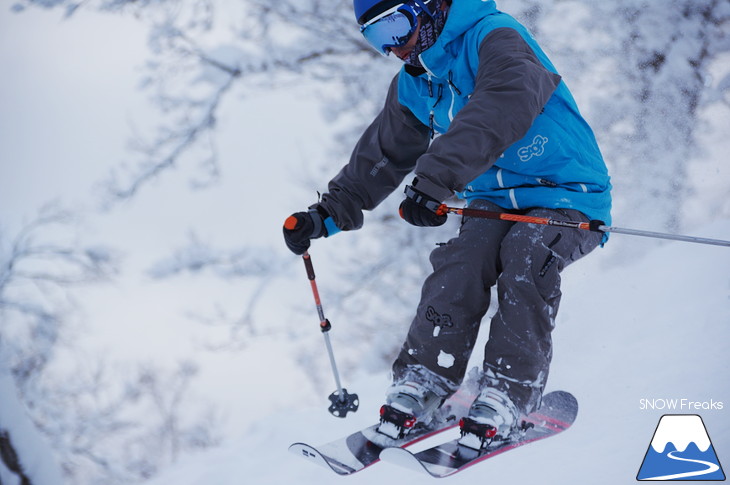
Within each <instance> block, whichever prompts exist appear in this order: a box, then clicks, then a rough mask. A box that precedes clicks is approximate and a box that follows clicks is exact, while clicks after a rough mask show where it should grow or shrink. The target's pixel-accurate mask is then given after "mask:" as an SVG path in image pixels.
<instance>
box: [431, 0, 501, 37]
mask: <svg viewBox="0 0 730 485" xmlns="http://www.w3.org/2000/svg"><path fill="white" fill-rule="evenodd" d="M497 12H498V10H497V3H496V2H495V1H494V0H454V1H453V3H452V4H451V7H450V8H449V13H448V17H446V25H445V26H444V30H443V32H441V35H440V36H439V38H438V40H437V41H436V44H439V45H441V46H444V45H446V44H448V43H449V42H451V41H452V40H454V39H455V38H457V37H459V36H460V35H462V34H463V33H464V32H466V31H468V30H469V29H471V28H472V27H474V26H475V25H476V24H477V23H479V21H481V20H482V19H483V18H484V17H486V16H487V15H491V14H493V13H497Z"/></svg>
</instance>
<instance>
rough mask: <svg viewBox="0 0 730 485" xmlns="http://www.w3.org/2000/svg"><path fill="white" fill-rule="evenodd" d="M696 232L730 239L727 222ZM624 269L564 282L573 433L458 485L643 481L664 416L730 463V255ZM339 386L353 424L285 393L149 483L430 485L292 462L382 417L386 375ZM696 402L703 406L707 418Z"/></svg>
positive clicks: (652, 258) (562, 332)
mask: <svg viewBox="0 0 730 485" xmlns="http://www.w3.org/2000/svg"><path fill="white" fill-rule="evenodd" d="M697 234H698V235H703V236H707V237H716V238H723V239H729V238H730V221H725V222H722V223H719V224H715V225H713V226H712V227H707V228H704V229H702V230H700V231H698V232H697ZM614 237H619V236H614ZM624 242H625V241H624ZM636 244H643V243H642V242H640V241H638V240H637V242H636ZM616 246H617V247H618V244H617V245H616ZM618 259H620V258H617V257H616V255H615V254H614V255H612V252H611V250H610V249H605V250H603V251H599V252H598V253H596V254H594V255H593V256H592V257H590V258H588V259H586V260H584V261H583V262H581V263H579V264H576V265H575V266H573V267H570V268H568V269H567V270H566V272H565V273H564V285H563V289H564V294H565V295H566V296H564V299H563V303H562V309H561V314H560V316H559V319H558V328H557V330H556V331H555V334H554V337H555V358H554V361H553V368H552V375H551V379H550V382H549V385H548V387H549V388H551V389H566V390H570V391H572V392H573V393H574V394H575V395H576V397H577V398H578V401H579V402H580V406H581V409H580V412H579V415H578V420H577V422H576V424H575V425H574V427H573V428H572V429H570V430H569V431H567V432H566V433H564V434H562V435H560V436H557V437H554V438H551V439H550V440H547V441H545V442H542V443H537V444H535V445H531V446H527V447H525V448H522V449H518V450H515V451H513V452H510V453H507V454H505V455H502V456H499V457H497V458H495V459H493V460H490V461H489V462H488V463H485V464H482V465H479V466H476V467H473V468H471V469H469V470H467V471H465V472H463V473H461V474H459V475H458V476H457V477H455V478H452V479H450V482H451V483H476V482H475V480H479V482H480V483H485V482H486V478H485V477H488V478H489V480H492V481H494V483H508V482H507V481H508V480H509V482H510V483H541V484H545V485H547V484H561V485H562V484H579V483H592V484H622V483H627V484H628V483H635V476H636V473H637V471H638V469H639V466H640V465H641V462H642V459H643V457H644V454H645V453H646V450H647V448H648V446H649V443H650V442H651V439H652V435H653V433H654V430H655V428H656V426H657V423H658V421H659V418H660V417H661V416H662V415H663V414H669V413H681V414H700V415H701V416H702V418H703V420H704V422H705V425H706V426H707V429H708V432H709V435H710V437H711V439H712V440H713V445H714V447H715V449H716V450H717V453H718V457H719V459H720V463H721V464H723V463H724V464H730V419H728V413H730V388H728V385H727V383H728V382H730V370H729V367H730V357H728V355H730V354H728V351H727V347H728V341H729V340H730V339H729V338H728V337H730V328H729V327H728V324H729V323H730V250H728V248H721V247H710V246H699V245H691V244H687V243H665V244H662V245H659V246H658V248H657V249H656V250H654V251H652V252H650V253H649V254H648V256H646V257H644V258H643V259H642V260H639V261H635V262H632V263H631V264H623V265H617V264H616V263H615V261H616V260H618ZM482 338H483V337H482ZM479 349H480V346H478V347H477V352H475V358H476V360H478V358H479V356H478V355H476V354H478V353H479ZM341 350H342V351H345V349H341ZM345 381H346V382H345V385H346V386H347V387H349V388H350V390H351V391H355V392H357V393H358V394H359V395H360V397H361V399H362V405H361V410H360V411H358V413H356V414H355V415H351V416H350V417H348V418H347V419H344V420H340V419H336V418H333V417H331V416H330V415H329V414H328V413H327V411H326V399H325V398H326V396H324V395H323V396H322V400H321V402H320V403H318V405H317V406H315V407H311V406H309V405H306V406H304V407H302V408H301V409H298V408H299V407H300V406H299V404H298V402H297V399H296V389H294V390H292V389H289V391H290V392H292V397H291V412H289V413H276V414H273V415H266V413H265V412H262V414H261V419H260V421H259V422H258V423H257V424H255V425H254V426H252V427H251V429H250V431H249V432H248V433H247V434H246V435H245V436H241V437H240V438H239V439H237V440H232V441H231V442H229V443H227V444H226V445H225V446H223V447H221V448H219V449H216V450H213V451H210V452H208V453H206V454H202V455H198V456H196V457H193V458H192V459H190V460H188V461H186V462H185V463H181V464H180V465H178V466H177V467H175V468H174V469H171V470H169V471H168V472H167V473H165V474H163V475H161V476H160V477H158V478H157V479H155V480H153V481H152V482H149V483H150V484H151V485H197V484H201V483H214V484H216V485H241V484H246V485H263V484H285V483H297V484H318V485H322V484H328V483H344V482H345V481H346V482H347V483H353V484H354V483H368V484H372V483H378V484H381V485H385V484H391V483H393V484H399V485H404V484H420V483H423V482H424V480H426V481H427V480H429V479H428V478H427V477H425V476H423V477H422V476H419V475H416V474H414V473H412V472H409V471H407V470H401V469H399V468H396V467H393V466H392V465H390V464H387V463H379V464H376V465H375V466H373V467H371V468H369V469H367V470H364V471H363V472H361V473H359V474H357V475H355V476H352V477H348V478H344V479H343V478H340V477H337V476H335V475H334V474H333V473H331V472H329V471H327V470H325V469H320V468H319V467H316V466H314V465H312V464H311V463H308V462H305V461H304V460H303V459H300V458H298V457H296V456H294V455H291V454H289V453H288V452H287V447H288V445H289V444H290V443H291V442H294V441H306V442H310V443H313V444H318V443H323V442H326V441H328V440H329V439H333V438H336V437H338V436H340V435H343V434H345V433H347V432H349V431H351V430H353V429H356V428H358V427H362V426H364V425H366V424H369V423H370V422H371V421H372V420H373V419H374V417H375V416H376V412H377V409H378V407H379V406H380V404H381V398H382V395H383V390H384V388H385V386H386V385H387V376H384V375H379V376H369V377H362V378H357V379H356V378H354V377H353V376H345ZM663 399H667V400H668V399H676V400H677V402H678V403H680V404H679V405H681V404H682V403H683V402H684V403H685V406H684V408H679V409H676V410H666V409H665V410H659V409H653V410H652V409H642V408H645V407H646V405H645V404H642V403H645V402H646V401H642V400H653V402H656V403H659V404H660V405H661V403H662V402H664V401H661V400H663ZM683 399H684V400H685V401H682V400H683ZM689 402H697V403H701V404H699V406H700V409H699V410H698V409H695V408H694V407H691V408H690V407H689V405H687V404H686V403H689ZM710 402H714V403H717V402H722V403H723V409H706V410H705V409H701V408H702V406H703V404H702V403H710ZM726 466H727V465H726ZM726 472H727V470H726Z"/></svg>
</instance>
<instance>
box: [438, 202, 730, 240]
mask: <svg viewBox="0 0 730 485" xmlns="http://www.w3.org/2000/svg"><path fill="white" fill-rule="evenodd" d="M436 213H437V214H438V215H447V214H458V215H460V216H466V217H480V218H482V219H496V220H502V221H512V222H525V223H528V224H542V225H547V226H560V227H570V228H573V229H582V230H586V231H594V232H613V233H616V234H627V235H631V236H643V237H653V238H658V239H670V240H673V241H684V242H692V243H699V244H711V245H713V246H726V247H730V241H724V240H722V239H708V238H704V237H694V236H683V235H681V234H668V233H665V232H651V231H640V230H637V229H625V228H621V227H613V226H607V225H605V223H604V222H603V221H598V220H592V221H590V222H580V221H571V220H568V221H564V220H559V219H551V218H549V217H533V216H523V215H520V214H510V213H507V212H494V211H488V210H483V209H469V208H458V207H448V206H447V205H446V204H441V205H440V206H439V208H438V209H436Z"/></svg>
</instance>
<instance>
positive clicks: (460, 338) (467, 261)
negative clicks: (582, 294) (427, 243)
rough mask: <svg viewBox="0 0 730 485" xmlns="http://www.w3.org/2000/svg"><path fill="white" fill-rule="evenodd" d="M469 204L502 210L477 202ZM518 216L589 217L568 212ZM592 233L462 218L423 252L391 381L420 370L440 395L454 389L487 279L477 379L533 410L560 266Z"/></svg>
mask: <svg viewBox="0 0 730 485" xmlns="http://www.w3.org/2000/svg"><path fill="white" fill-rule="evenodd" d="M470 207H471V208H475V209H485V210H490V211H498V212H505V210H504V209H502V208H500V207H498V206H496V205H494V204H492V203H490V202H487V201H484V200H477V201H473V202H472V203H471V204H470ZM527 214H528V215H532V216H538V217H550V218H553V219H572V220H581V221H588V219H587V218H586V216H585V215H583V214H582V213H581V212H578V211H575V210H567V209H556V210H552V209H540V208H538V209H533V210H530V211H529V212H528V213H527ZM601 238H602V234H601V233H596V232H589V231H583V230H577V229H570V228H561V227H556V226H544V225H535V224H525V223H513V222H508V221H498V220H489V219H478V218H473V217H464V218H463V220H462V225H461V229H460V231H459V235H458V237H455V238H453V239H452V240H450V241H449V242H448V243H446V244H445V245H443V246H440V247H438V248H436V249H435V250H434V251H433V252H432V253H431V258H430V259H431V264H432V266H433V273H432V274H431V275H430V276H429V277H428V278H427V279H426V281H425V282H424V285H423V289H422V293H421V301H420V303H419V305H418V309H417V312H416V316H415V318H414V319H413V322H412V324H411V327H410V330H409V332H408V336H407V337H406V341H405V343H404V344H403V347H402V349H401V351H400V354H399V356H398V358H397V360H396V361H395V363H394V364H393V375H394V380H395V381H396V382H398V380H399V379H403V378H404V377H405V376H406V374H407V373H408V372H409V369H414V368H425V369H427V370H428V371H430V372H431V373H433V374H435V376H434V377H437V379H436V380H437V381H440V382H443V383H445V385H444V386H442V388H444V389H443V390H444V391H445V393H446V394H449V393H452V392H454V391H455V390H456V389H457V388H458V387H459V385H460V384H461V382H462V380H463V378H464V375H465V373H466V370H467V364H468V361H469V357H470V356H471V353H472V350H473V348H474V345H475V343H476V340H477V333H478V331H479V326H480V324H481V320H482V318H483V317H484V315H485V314H486V312H487V309H488V308H489V303H490V301H489V300H490V296H491V288H492V287H493V286H494V285H495V284H496V285H497V295H498V298H499V301H498V303H499V309H498V311H497V313H496V315H495V316H494V318H493V319H492V322H491V326H490V331H489V339H488V341H487V344H486V348H485V352H484V373H483V382H482V385H483V386H489V387H495V388H497V389H500V390H502V391H504V392H506V393H507V394H508V395H509V396H510V398H511V399H512V401H513V402H514V403H515V405H516V406H517V408H518V409H519V410H520V411H521V412H523V413H527V412H530V411H532V410H534V409H535V408H537V407H538V406H539V404H540V400H541V397H542V392H543V389H544V388H545V383H546V381H547V376H548V370H549V365H550V360H551V358H552V338H551V332H552V330H553V328H554V326H555V316H556V314H557V311H558V305H559V303H560V297H561V292H560V272H561V271H562V270H563V268H565V267H566V266H567V265H569V264H570V263H572V262H573V261H576V260H578V259H579V258H581V257H582V256H584V255H586V254H588V253H589V252H591V251H592V250H593V249H595V248H596V247H597V246H598V245H599V244H600V242H601Z"/></svg>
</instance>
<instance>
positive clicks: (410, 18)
mask: <svg viewBox="0 0 730 485" xmlns="http://www.w3.org/2000/svg"><path fill="white" fill-rule="evenodd" d="M403 7H406V8H408V6H407V5H401V6H399V7H396V8H397V10H394V11H392V12H386V15H383V16H380V17H376V18H374V19H373V20H371V21H369V22H367V23H365V24H364V25H363V26H362V27H360V32H362V35H363V36H364V37H365V40H367V41H368V43H369V44H370V45H371V46H373V47H374V48H375V50H376V51H378V52H380V53H381V54H383V55H384V56H387V55H388V53H389V49H390V48H391V47H400V46H402V45H404V44H406V43H408V40H409V39H410V38H411V36H412V35H413V32H415V31H416V27H417V26H418V21H417V20H416V12H413V15H408V14H406V13H404V12H403V11H402V10H403ZM409 10H411V12H412V9H411V8H409ZM411 12H408V13H409V14H410V13H411Z"/></svg>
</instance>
